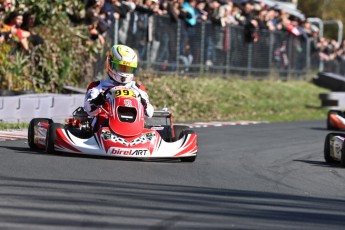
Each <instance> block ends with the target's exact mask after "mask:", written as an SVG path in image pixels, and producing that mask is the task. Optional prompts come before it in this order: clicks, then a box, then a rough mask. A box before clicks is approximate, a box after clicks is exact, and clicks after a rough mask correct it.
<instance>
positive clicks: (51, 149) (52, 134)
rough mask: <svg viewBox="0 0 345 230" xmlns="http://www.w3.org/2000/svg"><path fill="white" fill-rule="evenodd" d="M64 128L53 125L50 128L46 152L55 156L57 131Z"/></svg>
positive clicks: (56, 124) (57, 124)
mask: <svg viewBox="0 0 345 230" xmlns="http://www.w3.org/2000/svg"><path fill="white" fill-rule="evenodd" d="M62 128H64V125H63V124H59V123H52V124H50V125H49V127H48V131H47V138H46V152H47V153H51V154H55V153H56V150H55V139H56V130H57V129H62Z"/></svg>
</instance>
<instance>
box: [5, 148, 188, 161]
mask: <svg viewBox="0 0 345 230" xmlns="http://www.w3.org/2000/svg"><path fill="white" fill-rule="evenodd" d="M0 147H1V148H4V149H9V150H13V151H16V152H17V153H24V154H32V155H42V156H43V155H44V156H57V157H66V158H88V159H97V160H116V161H137V162H160V163H175V162H179V163H181V161H180V160H179V159H169V158H157V159H140V158H124V157H123V158H122V157H111V156H95V155H87V154H77V153H66V152H58V153H46V152H45V151H44V150H32V149H30V148H28V147H14V146H0Z"/></svg>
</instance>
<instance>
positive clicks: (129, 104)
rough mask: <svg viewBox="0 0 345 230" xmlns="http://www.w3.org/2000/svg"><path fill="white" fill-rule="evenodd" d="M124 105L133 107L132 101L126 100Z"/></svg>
mask: <svg viewBox="0 0 345 230" xmlns="http://www.w3.org/2000/svg"><path fill="white" fill-rule="evenodd" d="M124 103H125V106H127V107H132V101H131V100H128V99H126V100H124Z"/></svg>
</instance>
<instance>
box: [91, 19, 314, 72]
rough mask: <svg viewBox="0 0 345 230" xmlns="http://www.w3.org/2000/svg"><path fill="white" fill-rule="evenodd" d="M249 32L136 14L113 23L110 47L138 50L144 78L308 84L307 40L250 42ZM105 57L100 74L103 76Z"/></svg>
mask: <svg viewBox="0 0 345 230" xmlns="http://www.w3.org/2000/svg"><path fill="white" fill-rule="evenodd" d="M246 32H247V31H246V30H245V29H244V28H243V27H241V26H234V25H231V26H226V27H221V26H218V25H215V24H213V23H211V22H200V23H197V25H196V26H194V27H188V26H186V25H185V23H184V21H181V20H180V21H179V22H177V23H175V22H172V21H171V19H170V18H169V17H166V16H156V15H154V16H148V15H146V14H140V13H136V12H134V13H131V14H128V17H127V18H126V19H121V20H118V21H116V22H115V25H114V26H113V28H112V30H111V31H110V33H109V36H108V37H109V39H108V41H109V42H110V43H111V44H115V43H116V44H117V43H118V44H126V45H128V46H131V47H132V48H134V49H136V50H137V51H138V54H139V58H140V67H141V68H140V71H142V72H156V73H171V74H181V73H182V74H188V75H223V76H233V75H239V76H242V77H247V76H253V77H257V78H266V77H268V76H269V75H271V74H274V75H278V76H279V77H281V78H286V77H296V78H304V77H305V76H306V75H307V73H308V71H309V70H310V69H311V51H310V41H309V40H308V39H304V38H303V37H302V36H300V37H296V36H294V35H292V34H290V33H289V32H287V31H276V32H271V31H264V30H260V31H257V34H258V36H259V39H258V41H257V42H246V34H245V33H246ZM103 56H104V55H103ZM103 56H102V55H100V62H99V64H100V65H99V67H98V69H97V70H96V72H100V71H103V68H102V67H103V64H102V63H103V61H104V60H103V59H102V58H103Z"/></svg>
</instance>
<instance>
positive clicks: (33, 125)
mask: <svg viewBox="0 0 345 230" xmlns="http://www.w3.org/2000/svg"><path fill="white" fill-rule="evenodd" d="M40 122H45V123H48V124H51V123H53V120H52V119H49V118H34V119H32V120H31V121H30V124H29V128H28V145H29V147H30V148H31V149H38V147H37V145H36V144H35V128H36V127H37V124H38V123H40Z"/></svg>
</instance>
